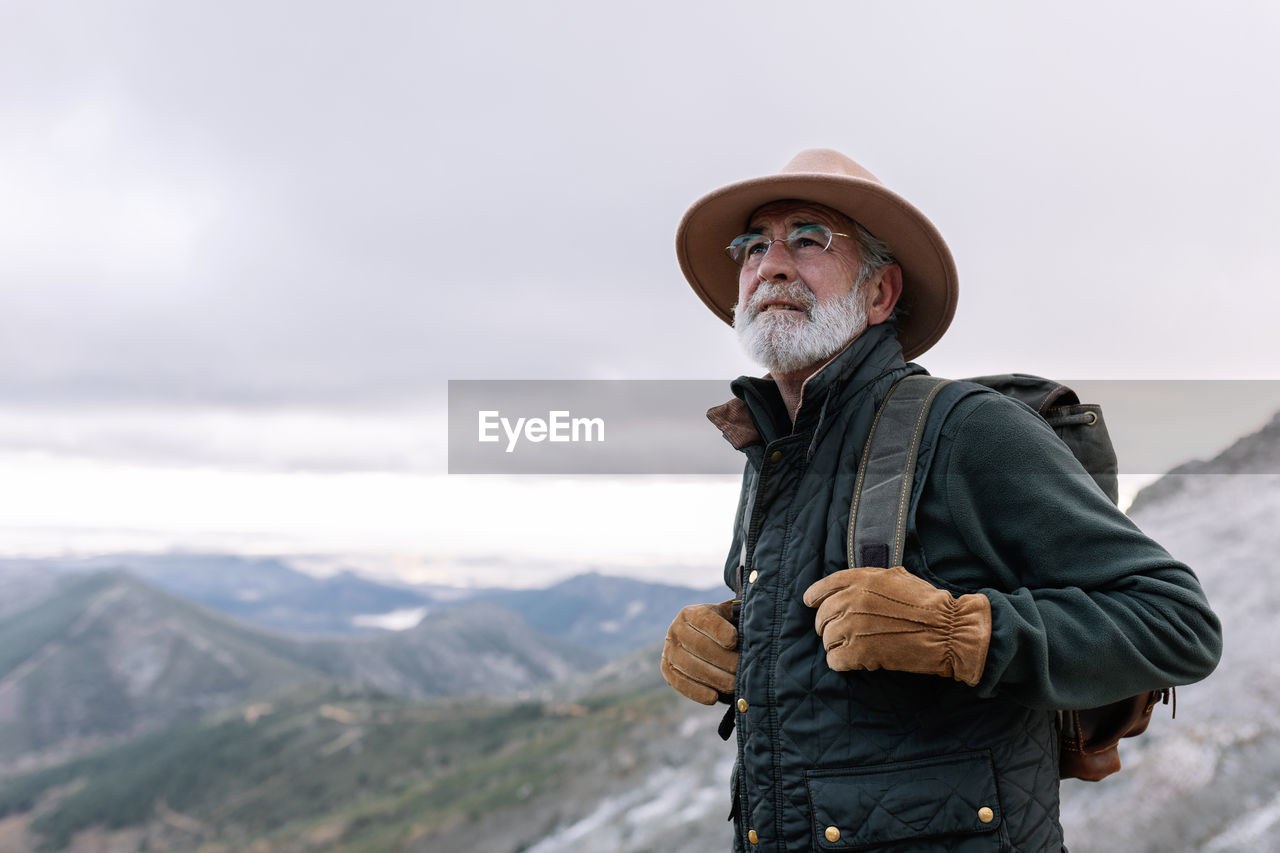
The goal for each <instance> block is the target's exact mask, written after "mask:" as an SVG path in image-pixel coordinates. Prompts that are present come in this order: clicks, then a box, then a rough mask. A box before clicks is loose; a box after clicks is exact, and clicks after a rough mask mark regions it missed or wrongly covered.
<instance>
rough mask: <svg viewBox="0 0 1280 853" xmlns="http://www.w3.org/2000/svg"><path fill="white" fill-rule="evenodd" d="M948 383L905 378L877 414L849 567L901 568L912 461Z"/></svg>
mask: <svg viewBox="0 0 1280 853" xmlns="http://www.w3.org/2000/svg"><path fill="white" fill-rule="evenodd" d="M948 384H949V380H946V379H939V378H937V377H934V376H922V375H915V376H907V377H905V378H903V379H900V380H898V381H897V382H896V383H894V385H893V387H892V388H890V389H889V393H888V394H886V395H885V399H884V401H883V402H881V404H880V408H879V409H877V410H876V416H875V420H873V421H872V423H871V432H870V433H869V434H868V435H867V443H866V445H865V446H864V448H863V451H862V458H861V459H860V460H859V462H858V478H857V480H856V481H855V483H854V487H853V501H852V503H851V504H850V506H849V553H848V558H849V567H850V568H853V567H854V566H878V567H880V568H889V567H890V566H899V565H902V549H903V545H904V541H905V538H906V527H907V515H908V509H909V506H910V502H911V491H912V486H913V484H914V479H915V468H916V457H917V454H918V453H919V451H920V441H921V439H922V438H923V437H924V432H925V424H926V423H928V419H929V410H930V408H932V406H933V401H934V398H935V397H937V395H938V392H940V391H941V390H942V389H943V388H944V387H946V386H947V385H948Z"/></svg>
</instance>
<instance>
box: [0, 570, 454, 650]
mask: <svg viewBox="0 0 1280 853" xmlns="http://www.w3.org/2000/svg"><path fill="white" fill-rule="evenodd" d="M2 569H8V572H7V573H5V572H0V582H3V579H4V578H5V577H6V575H9V576H15V577H16V576H18V575H19V574H20V573H21V575H22V576H24V577H26V578H28V579H29V578H31V577H34V576H36V575H44V576H48V575H49V574H51V573H68V572H71V573H76V574H82V573H89V572H98V571H112V570H122V571H127V572H129V573H130V574H132V575H135V576H137V577H139V578H142V579H143V580H145V581H147V582H148V583H150V584H152V585H153V586H156V587H159V588H160V589H163V590H165V591H167V592H171V593H173V594H174V595H177V596H180V597H182V598H185V599H188V600H190V601H194V602H196V603H198V604H203V605H205V606H206V607H211V608H213V609H214V610H217V611H219V612H222V613H226V614H229V615H231V616H234V617H236V618H237V619H242V620H244V621H246V622H252V623H253V624H255V625H259V626H261V627H264V628H269V629H271V630H273V631H277V632H283V633H290V634H353V633H371V632H372V629H370V628H367V627H362V625H361V624H360V623H358V622H357V617H360V616H367V615H370V614H380V613H388V612H391V611H396V610H410V609H414V608H420V607H424V606H426V605H428V604H429V603H430V602H431V597H430V596H429V595H427V594H424V593H422V592H418V591H415V590H413V589H410V588H408V587H406V586H395V585H390V584H386V583H379V582H378V581H374V580H370V579H368V578H364V577H361V576H359V575H357V574H355V573H353V572H341V573H339V574H336V575H333V576H330V577H325V578H317V577H313V576H311V575H308V574H306V573H304V572H300V571H298V570H296V569H294V568H292V567H291V566H289V565H288V563H287V562H285V561H284V560H281V559H277V558H274V557H241V556H238V555H234V554H185V553H171V554H107V555H103V556H99V557H87V558H74V559H69V558H68V559H63V558H59V559H39V560H36V559H27V560H14V559H10V560H0V570H2ZM0 615H2V611H0Z"/></svg>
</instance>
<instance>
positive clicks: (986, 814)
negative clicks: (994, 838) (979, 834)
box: [978, 806, 996, 823]
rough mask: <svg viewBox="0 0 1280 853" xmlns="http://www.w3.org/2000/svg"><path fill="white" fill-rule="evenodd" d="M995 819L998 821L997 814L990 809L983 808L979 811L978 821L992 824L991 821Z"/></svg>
mask: <svg viewBox="0 0 1280 853" xmlns="http://www.w3.org/2000/svg"><path fill="white" fill-rule="evenodd" d="M995 819H996V813H995V812H993V811H992V810H991V809H989V808H988V807H986V806H983V807H982V808H980V809H978V820H980V821H982V822H983V823H991V821H993V820H995Z"/></svg>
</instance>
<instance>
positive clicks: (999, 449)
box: [708, 324, 1221, 853]
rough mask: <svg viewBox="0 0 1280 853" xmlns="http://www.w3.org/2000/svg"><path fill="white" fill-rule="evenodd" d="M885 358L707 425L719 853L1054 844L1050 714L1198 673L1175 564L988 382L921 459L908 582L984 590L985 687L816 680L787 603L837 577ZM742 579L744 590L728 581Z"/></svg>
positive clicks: (876, 348) (1207, 625)
mask: <svg viewBox="0 0 1280 853" xmlns="http://www.w3.org/2000/svg"><path fill="white" fill-rule="evenodd" d="M912 372H921V368H919V367H917V366H915V365H907V364H904V363H903V360H902V353H901V348H900V347H899V346H898V342H897V339H896V337H894V334H893V329H892V327H891V326H889V325H888V324H884V325H879V326H873V327H871V328H870V329H868V331H867V332H866V333H864V334H863V335H861V336H859V337H858V338H857V339H856V340H855V341H854V342H853V343H852V344H850V345H849V346H848V347H847V348H846V349H845V350H844V351H843V352H841V353H840V354H839V355H838V356H836V358H835V359H833V360H832V361H831V362H830V363H828V364H827V365H826V366H825V367H824V368H823V369H822V370H820V371H818V372H817V373H815V374H814V375H813V376H812V377H810V379H809V380H808V382H807V383H806V384H805V388H804V393H803V399H802V402H801V405H800V409H799V411H798V413H797V417H796V420H795V423H794V426H793V424H792V423H791V421H790V419H789V418H788V417H787V414H786V411H785V407H784V406H783V403H782V399H781V396H780V394H779V393H778V390H777V386H776V385H775V384H774V383H773V382H772V380H769V379H756V378H748V377H743V378H740V379H738V380H736V381H735V382H734V383H733V384H732V388H733V391H734V399H733V400H730V401H729V402H728V403H726V404H724V405H723V406H720V407H717V408H715V409H712V410H711V411H710V412H709V413H708V416H709V417H710V419H711V420H712V421H713V423H715V424H716V425H717V426H719V427H720V429H721V431H722V432H723V433H724V435H725V437H726V438H727V439H728V440H729V441H730V442H731V443H732V444H733V445H734V446H735V447H737V448H738V449H739V450H741V451H742V452H743V453H744V454H745V456H746V470H745V473H744V477H743V486H742V494H741V499H740V503H739V506H738V514H737V521H736V524H735V535H734V540H733V545H732V547H731V549H730V554H729V559H728V561H727V562H726V566H725V580H726V583H728V585H729V586H730V587H731V588H733V589H735V591H736V590H737V588H738V587H739V584H740V585H741V589H742V593H741V595H742V604H741V610H740V617H739V618H740V622H739V626H738V627H739V643H740V645H739V664H738V675H737V687H736V696H735V697H734V703H735V705H734V709H733V710H732V711H731V713H732V714H734V716H735V724H736V733H737V747H738V760H737V762H736V765H735V768H734V775H733V780H732V796H733V813H732V815H733V819H734V821H735V850H740V851H764V850H767V851H808V850H868V851H880V853H884V851H917V852H918V851H933V850H939V851H941V850H954V851H995V850H1018V851H1055V853H1056V851H1060V850H1062V849H1064V848H1063V833H1062V828H1061V826H1060V824H1059V822H1058V768H1057V728H1056V726H1057V709H1061V708H1083V707H1094V706H1097V705H1101V704H1104V703H1106V702H1109V701H1114V700H1116V699H1119V698H1122V697H1124V696H1129V695H1133V694H1135V693H1138V692H1140V691H1144V690H1149V689H1155V688H1159V687H1164V686H1167V685H1170V684H1186V683H1189V682H1191V681H1195V680H1198V679H1200V678H1203V677H1205V676H1206V675H1207V674H1208V673H1209V672H1210V671H1211V670H1212V669H1213V667H1214V666H1215V665H1216V663H1217V659H1218V656H1219V654H1220V652H1221V633H1220V627H1219V624H1218V621H1217V619H1216V617H1215V616H1214V615H1213V613H1212V612H1211V611H1210V609H1209V607H1208V604H1207V602H1206V601H1205V598H1204V595H1203V593H1202V591H1201V589H1200V586H1199V583H1198V581H1197V580H1196V578H1195V575H1194V574H1193V573H1192V572H1191V570H1190V569H1188V568H1187V567H1186V566H1184V565H1183V564H1181V563H1179V562H1178V561H1176V560H1174V559H1173V558H1172V557H1170V556H1169V554H1168V553H1167V552H1166V551H1164V549H1162V548H1161V547H1160V546H1159V545H1157V544H1156V543H1154V542H1153V541H1151V540H1150V539H1149V538H1147V537H1146V536H1145V535H1143V534H1142V533H1141V531H1139V530H1138V529H1137V527H1136V526H1134V525H1133V523H1132V522H1130V521H1129V519H1128V518H1127V517H1125V516H1124V515H1123V513H1121V512H1120V511H1119V510H1117V509H1116V508H1115V507H1114V506H1113V505H1112V504H1111V502H1110V501H1109V500H1108V499H1107V498H1106V497H1105V496H1104V495H1103V493H1102V491H1101V490H1100V489H1098V488H1097V486H1096V485H1094V484H1093V481H1092V480H1091V479H1090V478H1089V477H1088V475H1087V474H1086V473H1085V472H1084V471H1083V469H1081V468H1080V466H1079V464H1078V463H1077V462H1076V461H1075V459H1074V457H1072V456H1071V454H1070V452H1069V451H1068V450H1067V449H1066V448H1065V447H1064V446H1063V445H1061V443H1060V442H1058V440H1057V438H1056V437H1055V436H1054V435H1053V432H1052V430H1051V429H1050V428H1049V427H1048V426H1047V425H1046V424H1045V423H1044V422H1043V421H1042V420H1041V419H1040V418H1039V417H1038V416H1037V415H1035V413H1034V412H1032V411H1031V410H1030V409H1028V408H1026V407H1025V406H1022V404H1020V403H1016V402H1014V401H1013V400H1010V399H1008V398H1006V397H1004V396H1003V395H1001V394H998V393H996V392H991V393H989V394H976V395H973V396H970V397H966V398H965V399H963V400H961V401H960V403H958V404H957V405H956V406H955V407H954V408H953V409H952V410H951V411H950V412H949V413H947V415H946V417H945V422H944V423H943V424H942V426H941V430H940V432H939V434H938V437H937V440H936V443H935V445H934V446H931V447H928V448H924V449H922V452H921V463H920V465H921V467H920V468H919V469H918V472H919V473H918V475H917V476H918V477H920V482H922V483H923V486H922V487H921V488H920V490H919V491H918V498H917V501H916V504H915V507H914V510H915V511H914V513H913V519H914V522H913V524H912V526H911V528H910V529H909V531H908V539H907V543H908V547H907V553H906V556H905V558H904V563H905V565H906V567H907V568H908V570H910V571H912V572H913V573H915V574H917V575H919V576H921V577H923V578H925V579H926V580H928V581H929V582H930V583H932V584H934V585H935V586H938V587H940V588H943V589H947V590H950V591H951V592H953V593H954V594H956V595H959V594H963V593H969V592H980V593H983V594H985V595H986V596H987V597H988V598H989V599H990V600H991V611H992V637H991V644H990V649H989V652H988V656H987V661H986V665H985V669H984V672H983V676H982V679H981V681H980V682H979V683H978V685H977V686H976V687H967V686H965V685H963V684H960V683H958V682H955V681H952V680H950V679H943V678H939V677H934V676H923V675H914V674H910V673H899V672H887V671H875V672H865V671H853V672H835V671H832V670H831V669H830V668H828V666H827V664H826V657H825V652H824V650H823V648H822V644H821V638H820V637H819V636H818V634H817V633H816V631H815V629H814V611H813V610H812V609H811V608H808V607H805V605H804V603H803V601H802V600H801V598H802V595H803V593H804V591H805V589H807V588H808V587H809V585H811V584H812V583H814V582H815V581H816V580H818V579H819V578H820V577H822V576H823V575H826V574H830V573H831V572H835V571H839V570H841V569H844V568H847V567H848V563H847V560H846V556H845V554H846V551H845V547H846V536H847V528H848V517H849V501H850V498H851V495H852V490H853V481H854V478H855V474H856V471H857V467H858V460H859V453H860V452H861V449H862V447H863V444H864V443H865V441H866V437H867V433H868V431H869V429H870V424H871V420H872V417H873V415H874V412H875V408H876V406H877V405H878V403H879V402H880V400H881V399H882V398H883V396H884V394H885V392H886V391H887V390H888V388H889V387H890V386H891V385H892V383H893V382H894V381H895V380H897V379H898V378H900V377H901V376H904V375H907V374H908V373H912ZM739 579H741V580H740V581H739Z"/></svg>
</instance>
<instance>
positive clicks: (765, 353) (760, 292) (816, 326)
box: [733, 201, 867, 374]
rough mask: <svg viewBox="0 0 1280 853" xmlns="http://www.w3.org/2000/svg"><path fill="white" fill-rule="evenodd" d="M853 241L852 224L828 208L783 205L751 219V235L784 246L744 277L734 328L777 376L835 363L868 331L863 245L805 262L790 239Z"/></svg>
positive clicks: (835, 248)
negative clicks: (813, 228) (804, 235)
mask: <svg viewBox="0 0 1280 853" xmlns="http://www.w3.org/2000/svg"><path fill="white" fill-rule="evenodd" d="M811 224H818V225H825V226H826V227H827V228H829V229H831V231H832V232H833V233H836V234H853V233H854V225H853V222H852V220H850V219H849V218H848V217H846V216H844V215H843V214H841V213H839V212H837V211H834V210H832V209H831V208H829V207H825V206H823V205H820V204H814V203H810V202H798V201H779V202H773V203H772V204H767V205H765V206H764V207H762V208H760V209H759V210H757V211H756V212H755V213H754V214H753V215H752V217H751V221H750V224H749V226H748V231H749V232H751V233H755V234H762V235H764V236H765V237H769V238H772V239H776V240H777V241H778V242H776V243H774V244H772V245H771V246H770V247H769V251H768V252H767V253H766V254H765V255H764V258H763V259H762V260H761V261H760V263H759V265H757V266H744V267H743V268H742V271H741V273H740V274H739V277H738V304H737V305H736V306H735V308H734V311H733V317H734V322H733V325H734V328H735V329H736V330H737V332H738V339H739V340H740V341H741V342H742V344H743V346H744V348H745V349H746V350H747V353H748V354H749V355H750V356H751V357H752V358H754V359H755V360H757V361H759V362H760V363H761V364H763V365H764V366H766V367H768V368H769V369H770V370H771V371H773V372H774V373H779V374H785V373H795V372H798V371H800V370H803V369H804V368H808V367H811V366H815V365H817V364H820V363H822V362H825V361H827V360H828V359H830V358H831V357H832V356H833V355H835V354H836V353H837V352H839V351H840V350H841V349H843V348H844V346H845V345H846V344H847V343H848V342H849V341H850V340H852V339H853V338H854V337H856V336H857V335H858V334H860V333H861V332H862V330H863V329H865V328H866V325H867V305H866V301H867V300H866V296H867V292H866V291H867V288H866V287H865V286H863V287H859V286H857V281H858V271H859V269H860V263H859V257H858V245H857V242H856V241H855V240H854V239H853V238H852V237H839V236H837V237H833V238H832V241H831V246H830V247H829V248H828V249H827V250H826V251H825V252H823V253H822V254H819V255H814V256H811V257H805V258H797V257H796V256H795V255H793V254H792V252H791V250H790V249H789V248H788V247H787V244H786V242H785V238H786V237H787V235H788V234H790V233H791V232H792V231H794V230H795V229H796V228H799V227H801V226H803V225H811Z"/></svg>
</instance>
